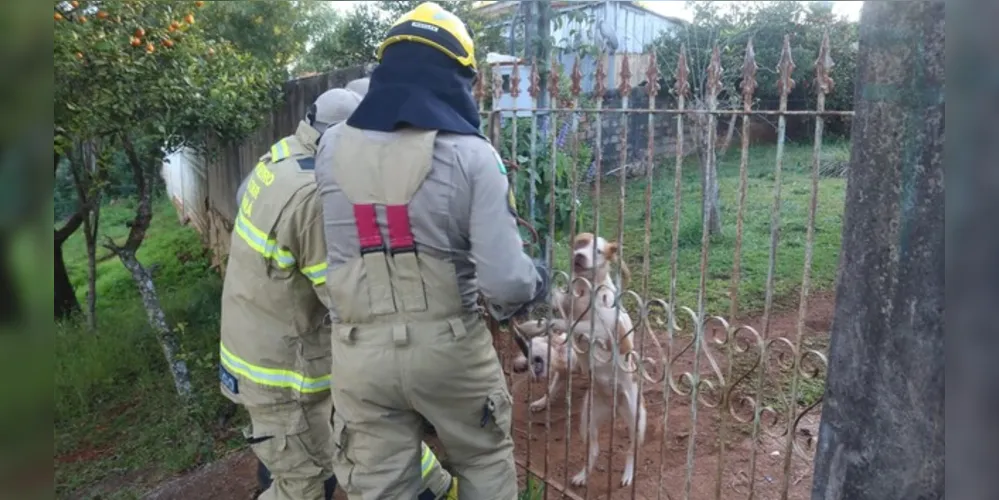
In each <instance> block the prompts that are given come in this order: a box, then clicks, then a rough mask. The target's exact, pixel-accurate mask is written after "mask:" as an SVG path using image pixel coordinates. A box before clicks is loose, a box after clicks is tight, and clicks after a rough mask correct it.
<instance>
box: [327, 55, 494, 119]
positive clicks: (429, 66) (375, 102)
mask: <svg viewBox="0 0 999 500" xmlns="http://www.w3.org/2000/svg"><path fill="white" fill-rule="evenodd" d="M474 80H475V74H474V73H473V72H472V71H471V70H470V69H467V68H462V67H461V66H460V65H458V63H457V62H455V60H454V59H451V58H450V57H448V56H447V55H446V54H444V53H443V52H441V51H439V50H437V49H435V48H433V47H430V46H427V45H424V44H421V43H414V42H399V43H395V44H392V45H390V46H389V47H388V48H386V49H385V52H384V53H383V55H382V60H381V63H380V64H379V65H378V67H376V68H375V70H374V72H372V74H371V82H370V86H369V87H368V93H367V94H366V95H365V96H364V99H363V100H362V101H361V103H360V104H359V105H358V106H357V109H356V110H355V111H354V113H353V114H352V115H351V116H350V118H349V119H347V125H350V126H351V127H356V128H359V129H363V130H379V131H382V132H392V131H394V130H397V129H399V128H403V127H416V128H422V129H428V130H440V131H443V132H452V133H456V134H470V135H480V134H479V123H480V120H479V110H478V106H477V105H476V103H475V99H474V98H473V97H472V83H473V81H474Z"/></svg>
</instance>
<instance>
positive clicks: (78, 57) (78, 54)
mask: <svg viewBox="0 0 999 500" xmlns="http://www.w3.org/2000/svg"><path fill="white" fill-rule="evenodd" d="M76 58H77V59H81V60H82V59H83V52H77V53H76Z"/></svg>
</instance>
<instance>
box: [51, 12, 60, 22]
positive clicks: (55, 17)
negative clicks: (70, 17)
mask: <svg viewBox="0 0 999 500" xmlns="http://www.w3.org/2000/svg"><path fill="white" fill-rule="evenodd" d="M52 17H53V18H54V19H55V20H56V21H62V14H60V13H58V12H56V13H55V15H54V16H52Z"/></svg>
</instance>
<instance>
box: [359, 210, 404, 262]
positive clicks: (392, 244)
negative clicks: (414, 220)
mask: <svg viewBox="0 0 999 500" xmlns="http://www.w3.org/2000/svg"><path fill="white" fill-rule="evenodd" d="M385 215H386V218H387V219H388V233H389V246H388V250H389V251H390V252H391V253H392V254H393V255H394V254H397V253H405V252H415V251H416V246H415V243H414V241H413V230H412V228H411V226H410V224H409V207H408V206H406V205H386V206H385ZM354 223H355V224H356V225H357V237H358V241H359V243H360V246H361V255H364V254H366V253H371V252H384V251H385V250H386V248H385V242H384V241H382V234H381V231H380V230H379V229H378V220H377V218H376V216H375V206H374V205H373V204H370V203H369V204H363V205H354Z"/></svg>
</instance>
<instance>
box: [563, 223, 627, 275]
mask: <svg viewBox="0 0 999 500" xmlns="http://www.w3.org/2000/svg"><path fill="white" fill-rule="evenodd" d="M594 242H596V246H595V248H594ZM618 250H619V249H618V246H617V243H612V242H609V241H607V240H606V239H604V238H603V237H602V236H594V235H593V233H580V234H578V235H576V239H575V241H573V249H572V269H573V271H574V272H575V273H576V274H578V275H582V276H585V277H589V278H591V279H593V281H595V282H598V281H602V280H603V278H604V277H605V276H607V274H608V273H609V271H610V263H611V262H614V261H617V260H618V253H619V252H618Z"/></svg>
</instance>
